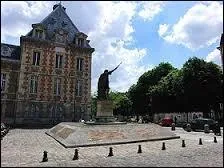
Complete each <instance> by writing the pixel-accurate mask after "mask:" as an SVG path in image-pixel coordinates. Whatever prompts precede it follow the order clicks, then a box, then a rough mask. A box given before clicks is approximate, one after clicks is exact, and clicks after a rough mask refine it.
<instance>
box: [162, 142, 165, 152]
mask: <svg viewBox="0 0 224 168" xmlns="http://www.w3.org/2000/svg"><path fill="white" fill-rule="evenodd" d="M162 150H166V147H165V142H163V146H162Z"/></svg>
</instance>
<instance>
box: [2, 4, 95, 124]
mask: <svg viewBox="0 0 224 168" xmlns="http://www.w3.org/2000/svg"><path fill="white" fill-rule="evenodd" d="M93 52H94V48H91V46H90V45H89V40H87V35H85V34H84V33H82V32H80V31H79V30H78V29H77V28H76V26H75V25H74V24H73V22H72V21H71V19H70V18H69V17H68V15H67V14H66V9H65V8H64V7H63V6H62V5H61V4H56V5H54V7H53V11H52V12H51V13H50V14H49V15H48V16H47V17H46V18H45V19H43V20H42V21H41V22H40V23H36V24H32V30H31V31H30V32H29V33H28V34H27V35H25V36H21V37H20V46H13V45H9V44H3V43H2V44H1V105H2V106H1V118H2V120H4V121H5V122H8V123H16V124H49V123H54V124H55V123H58V122H61V121H78V120H80V119H84V120H88V119H89V115H90V111H91V58H92V53H93Z"/></svg>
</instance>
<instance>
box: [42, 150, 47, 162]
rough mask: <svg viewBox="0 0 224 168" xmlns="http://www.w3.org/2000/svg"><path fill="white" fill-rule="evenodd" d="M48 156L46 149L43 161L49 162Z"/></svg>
mask: <svg viewBox="0 0 224 168" xmlns="http://www.w3.org/2000/svg"><path fill="white" fill-rule="evenodd" d="M47 161H48V158H47V151H44V156H43V160H42V162H47Z"/></svg>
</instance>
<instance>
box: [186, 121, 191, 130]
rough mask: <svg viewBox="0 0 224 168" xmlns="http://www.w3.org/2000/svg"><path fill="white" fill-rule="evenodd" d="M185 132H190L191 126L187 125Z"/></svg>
mask: <svg viewBox="0 0 224 168" xmlns="http://www.w3.org/2000/svg"><path fill="white" fill-rule="evenodd" d="M186 131H187V132H191V124H189V123H188V124H187V127H186Z"/></svg>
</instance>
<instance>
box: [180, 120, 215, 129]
mask: <svg viewBox="0 0 224 168" xmlns="http://www.w3.org/2000/svg"><path fill="white" fill-rule="evenodd" d="M190 124H191V129H192V130H193V131H195V130H204V125H205V124H208V126H209V129H210V130H213V129H214V127H215V124H216V121H215V120H213V119H211V118H196V119H194V120H192V121H191V122H190ZM186 125H187V123H186V124H184V125H183V128H184V129H185V128H186Z"/></svg>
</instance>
